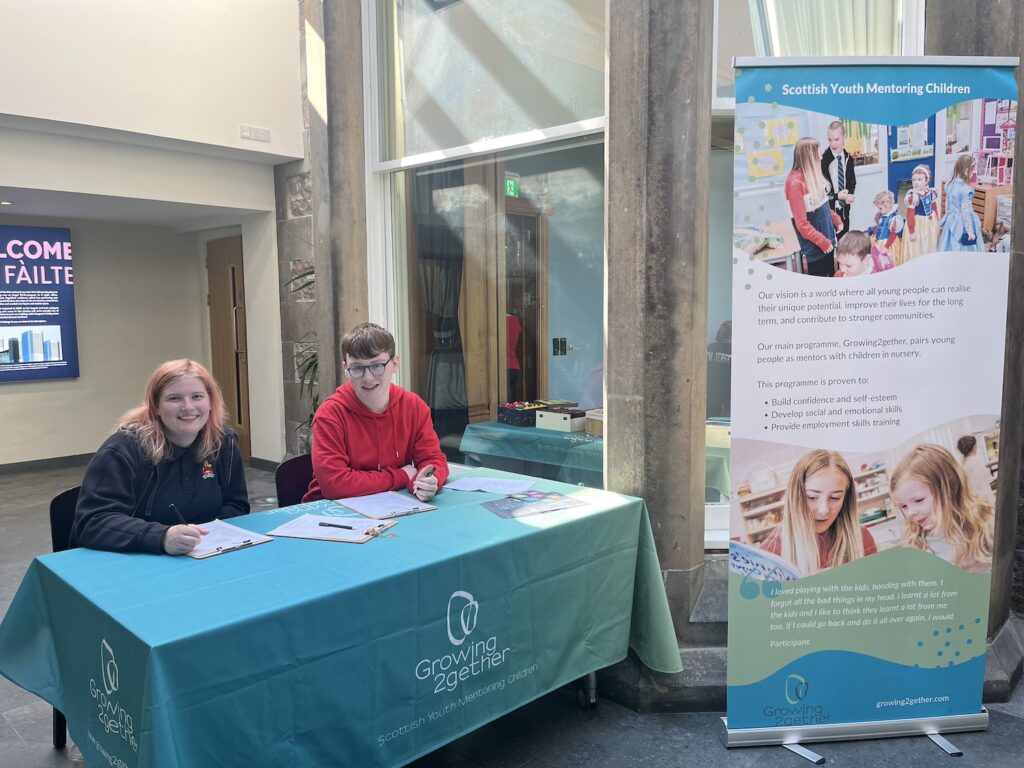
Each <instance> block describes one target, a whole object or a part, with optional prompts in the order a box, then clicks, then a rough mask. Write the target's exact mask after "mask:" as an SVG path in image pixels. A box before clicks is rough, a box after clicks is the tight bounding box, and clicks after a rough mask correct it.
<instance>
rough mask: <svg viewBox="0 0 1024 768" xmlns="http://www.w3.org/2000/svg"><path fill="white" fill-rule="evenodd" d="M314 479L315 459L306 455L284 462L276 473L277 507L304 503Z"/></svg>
mask: <svg viewBox="0 0 1024 768" xmlns="http://www.w3.org/2000/svg"><path fill="white" fill-rule="evenodd" d="M312 479H313V457H312V456H311V455H310V454H308V453H304V454H302V455H301V456H296V457H295V458H294V459H288V461H285V462H282V463H281V464H279V465H278V467H277V471H276V472H275V473H274V485H276V486H277V505H278V506H279V507H290V506H292V505H293V504H298V503H300V502H301V501H302V497H303V496H305V495H306V491H308V490H309V482H310V480H312Z"/></svg>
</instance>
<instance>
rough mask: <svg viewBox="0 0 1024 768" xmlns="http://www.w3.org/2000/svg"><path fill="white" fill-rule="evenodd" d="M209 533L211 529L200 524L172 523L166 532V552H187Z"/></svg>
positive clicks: (179, 553) (181, 553)
mask: <svg viewBox="0 0 1024 768" xmlns="http://www.w3.org/2000/svg"><path fill="white" fill-rule="evenodd" d="M207 533H209V531H207V530H206V529H205V528H203V527H202V526H200V525H172V526H171V527H170V528H168V529H167V532H166V533H165V534H164V552H166V553H167V554H168V555H184V554H187V553H189V552H191V551H192V550H193V549H195V548H196V544H198V543H199V540H200V539H201V538H202V537H203V536H205V535H206V534H207Z"/></svg>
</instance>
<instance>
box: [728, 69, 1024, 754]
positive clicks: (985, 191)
mask: <svg viewBox="0 0 1024 768" xmlns="http://www.w3.org/2000/svg"><path fill="white" fill-rule="evenodd" d="M847 62H848V63H847ZM1016 64H1017V61H1016V60H1015V59H1013V60H1010V59H950V58H934V59H933V58H928V57H920V58H901V59H886V60H872V59H859V60H858V59H851V60H837V59H801V60H792V59H783V60H777V59H747V60H744V59H741V60H738V61H737V72H736V75H737V77H736V83H737V106H736V147H735V163H734V182H735V184H734V196H733V224H734V238H735V239H734V246H735V247H734V251H733V270H732V277H733V283H732V285H733V301H732V326H731V331H732V332H731V349H730V354H731V358H730V361H731V367H732V387H731V394H732V400H731V408H730V414H731V430H732V446H731V473H730V475H731V483H732V489H731V490H732V493H731V495H730V545H729V663H728V673H727V684H728V718H727V731H728V734H729V736H728V738H735V739H737V741H743V740H744V739H747V738H749V737H750V734H747V733H745V732H746V731H747V730H748V729H758V733H757V738H758V739H759V740H760V743H783V742H785V740H786V739H791V738H793V736H794V734H798V735H803V736H806V737H807V738H811V737H812V735H813V738H827V737H829V736H831V735H834V733H836V731H833V730H829V729H834V728H836V727H838V726H843V727H844V728H848V727H849V726H850V725H859V724H864V728H865V731H864V733H865V735H867V734H872V735H878V733H877V729H876V725H877V723H878V722H879V721H892V724H891V725H892V727H893V728H900V727H904V726H905V727H907V728H910V727H911V726H910V723H912V722H913V721H915V720H916V719H920V718H939V719H940V720H941V718H944V717H947V716H949V717H954V716H956V717H962V716H965V715H975V714H977V713H979V712H981V711H982V710H981V688H982V684H983V681H984V664H985V632H986V628H987V624H988V594H989V587H990V582H991V570H992V547H993V530H994V528H993V526H994V520H995V504H996V499H995V482H996V478H997V476H998V446H999V424H998V419H997V417H996V416H994V415H993V414H998V413H1000V411H1001V408H1002V395H1003V393H1002V381H1003V357H1004V347H1005V338H1006V307H1007V295H1008V288H1009V284H1008V275H1009V254H1008V252H1007V251H1005V250H1003V249H1004V248H1009V243H1010V240H1011V239H1012V230H1013V223H1012V221H1011V220H1010V210H1011V208H1012V187H1011V184H1012V179H1013V163H1012V161H1011V160H1010V155H1012V153H1013V150H1014V146H1015V141H1016V122H1015V114H1016V108H1017V86H1016ZM1008 153H1009V155H1008ZM835 277H842V278H851V277H859V278H864V279H861V280H845V279H844V280H840V281H836V280H834V279H832V278H835ZM818 278H828V279H827V280H821V279H818ZM950 371H956V372H957V373H956V375H950V373H949V372H950ZM794 680H795V681H798V684H792V683H793V681H794ZM922 691H927V692H928V696H920V697H917V696H912V695H911V694H913V693H914V692H922ZM908 697H909V699H908ZM904 700H907V701H908V703H906V704H900V705H893V704H892V703H891V702H894V701H904ZM886 702H888V703H886ZM979 727H984V725H983V724H982V725H981V726H979ZM776 728H777V729H778V731H777V732H776V731H775V730H772V729H776ZM856 731H857V729H856V727H855V728H854V729H853V730H852V731H849V730H844V731H842V733H844V734H850V733H853V734H856ZM887 732H889V731H887Z"/></svg>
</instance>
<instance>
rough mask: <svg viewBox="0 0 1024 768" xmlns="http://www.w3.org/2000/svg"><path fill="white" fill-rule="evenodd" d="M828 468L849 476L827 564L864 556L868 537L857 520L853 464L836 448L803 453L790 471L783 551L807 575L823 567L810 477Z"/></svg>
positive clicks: (833, 528)
mask: <svg viewBox="0 0 1024 768" xmlns="http://www.w3.org/2000/svg"><path fill="white" fill-rule="evenodd" d="M824 469H837V470H839V471H840V472H841V473H842V474H843V476H844V477H845V478H846V493H845V494H843V502H842V506H841V507H840V509H839V514H838V515H837V516H836V519H835V521H834V522H833V523H832V526H831V528H830V529H829V532H830V533H831V535H832V542H831V544H830V545H829V548H828V551H827V553H826V562H827V565H826V567H828V568H834V567H836V566H839V565H843V564H844V563H849V562H851V561H853V560H857V559H859V558H862V557H864V540H863V538H862V537H861V532H860V524H859V523H858V522H857V501H856V495H857V494H856V489H855V486H854V483H853V473H852V472H851V471H850V465H849V464H847V463H846V459H844V458H843V457H842V456H841V455H840V454H838V453H836V452H835V451H826V450H824V449H821V448H819V449H817V450H814V451H810V452H809V453H805V454H804V455H803V456H801V457H800V459H799V460H798V461H797V463H796V465H795V466H794V467H793V471H792V472H790V474H789V483H788V484H787V485H786V504H785V509H784V512H783V515H782V522H781V523H780V527H781V537H782V547H781V551H780V554H781V555H782V557H783V558H784V559H786V560H788V561H789V562H791V563H793V565H795V566H796V568H797V570H798V571H799V572H800V573H801V574H803V575H804V576H810V575H812V574H815V573H818V572H819V571H821V570H822V567H821V564H820V562H819V558H818V540H817V534H816V533H815V532H814V513H813V512H812V511H811V508H810V507H809V506H808V504H807V478H808V477H810V476H811V475H813V474H814V473H815V472H821V471H822V470H824Z"/></svg>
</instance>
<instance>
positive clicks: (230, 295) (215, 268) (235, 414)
mask: <svg viewBox="0 0 1024 768" xmlns="http://www.w3.org/2000/svg"><path fill="white" fill-rule="evenodd" d="M242 264H243V262H242V237H241V235H236V236H234V237H224V238H221V239H219V240H210V241H209V242H208V243H207V244H206V272H207V279H208V284H209V289H210V294H209V304H210V346H211V353H212V357H213V371H212V372H213V377H214V378H215V379H217V383H218V384H220V388H221V391H222V392H223V393H224V407H225V408H226V409H227V412H228V425H229V426H230V427H231V428H232V429H233V430H235V432H236V433H238V448H239V450H240V451H241V454H242V458H244V459H248V458H249V457H250V456H251V454H252V443H251V440H250V432H249V362H248V357H247V354H246V329H245V279H244V277H243V273H244V270H243V267H242Z"/></svg>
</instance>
